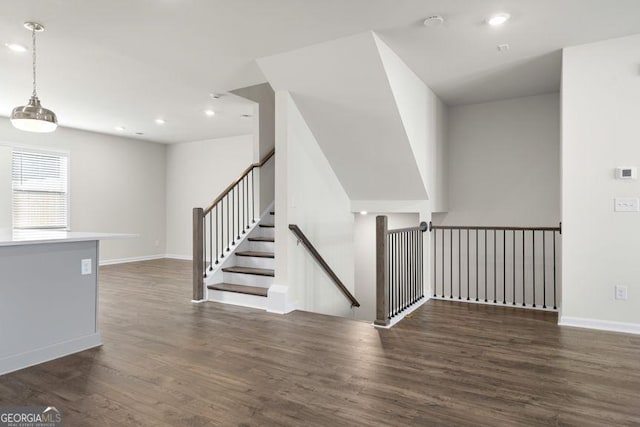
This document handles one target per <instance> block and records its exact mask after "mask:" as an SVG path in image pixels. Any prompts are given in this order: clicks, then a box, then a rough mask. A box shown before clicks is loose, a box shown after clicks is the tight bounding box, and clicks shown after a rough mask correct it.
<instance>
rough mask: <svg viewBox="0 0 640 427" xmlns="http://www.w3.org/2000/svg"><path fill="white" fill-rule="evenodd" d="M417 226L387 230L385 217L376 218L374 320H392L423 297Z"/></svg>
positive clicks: (382, 322)
mask: <svg viewBox="0 0 640 427" xmlns="http://www.w3.org/2000/svg"><path fill="white" fill-rule="evenodd" d="M427 229H428V226H427V223H426V222H422V223H420V225H419V226H417V227H409V228H402V229H397V230H389V229H388V223H387V217H386V216H377V217H376V320H375V322H374V323H375V325H378V326H388V325H389V324H390V323H391V320H392V319H393V318H395V317H396V316H398V315H400V314H401V313H403V312H404V311H405V310H407V309H408V308H410V307H411V306H412V305H414V304H415V303H417V302H418V301H420V300H421V299H423V298H424V267H423V256H424V248H423V246H424V245H423V233H424V232H425V231H427Z"/></svg>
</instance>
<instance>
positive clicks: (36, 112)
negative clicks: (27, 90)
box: [11, 22, 58, 133]
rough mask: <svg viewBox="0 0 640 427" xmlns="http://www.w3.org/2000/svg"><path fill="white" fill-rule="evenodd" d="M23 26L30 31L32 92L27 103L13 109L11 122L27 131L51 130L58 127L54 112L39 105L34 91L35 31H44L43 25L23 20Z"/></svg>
mask: <svg viewBox="0 0 640 427" xmlns="http://www.w3.org/2000/svg"><path fill="white" fill-rule="evenodd" d="M24 27H25V28H26V29H27V30H30V31H31V38H32V42H33V49H32V55H33V93H32V94H31V99H29V103H28V104H27V105H23V106H20V107H16V108H14V109H13V111H12V112H11V124H13V126H14V127H15V128H17V129H20V130H24V131H27V132H40V133H45V132H53V131H54V130H56V128H57V127H58V119H57V117H56V114H55V113H54V112H53V111H51V110H47V109H46V108H44V107H42V106H41V105H40V100H39V99H38V93H37V91H36V33H39V32H42V31H44V27H43V26H42V25H40V24H38V23H36V22H25V23H24Z"/></svg>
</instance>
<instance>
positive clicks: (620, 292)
mask: <svg viewBox="0 0 640 427" xmlns="http://www.w3.org/2000/svg"><path fill="white" fill-rule="evenodd" d="M616 299H619V300H623V301H626V300H627V287H626V286H620V285H617V286H616Z"/></svg>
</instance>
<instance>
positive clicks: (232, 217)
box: [231, 187, 237, 245]
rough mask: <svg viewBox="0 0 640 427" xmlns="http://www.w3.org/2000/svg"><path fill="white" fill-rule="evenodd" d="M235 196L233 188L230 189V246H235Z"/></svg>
mask: <svg viewBox="0 0 640 427" xmlns="http://www.w3.org/2000/svg"><path fill="white" fill-rule="evenodd" d="M236 199H237V197H236V195H235V187H234V188H232V189H231V244H232V245H235V244H236V237H235V236H236V203H235V202H236Z"/></svg>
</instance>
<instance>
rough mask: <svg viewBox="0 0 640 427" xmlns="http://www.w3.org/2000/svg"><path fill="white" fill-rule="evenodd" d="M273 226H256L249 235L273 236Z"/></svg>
mask: <svg viewBox="0 0 640 427" xmlns="http://www.w3.org/2000/svg"><path fill="white" fill-rule="evenodd" d="M274 236H275V228H266V227H258V228H257V229H256V231H255V233H254V234H252V235H251V237H274Z"/></svg>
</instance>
